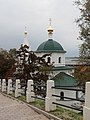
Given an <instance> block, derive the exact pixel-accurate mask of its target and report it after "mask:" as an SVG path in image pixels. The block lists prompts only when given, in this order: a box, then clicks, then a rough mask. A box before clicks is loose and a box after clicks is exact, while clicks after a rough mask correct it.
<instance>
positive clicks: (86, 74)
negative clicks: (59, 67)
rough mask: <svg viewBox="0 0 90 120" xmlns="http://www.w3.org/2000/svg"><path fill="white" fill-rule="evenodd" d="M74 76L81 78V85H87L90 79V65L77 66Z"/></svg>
mask: <svg viewBox="0 0 90 120" xmlns="http://www.w3.org/2000/svg"><path fill="white" fill-rule="evenodd" d="M74 76H75V77H76V78H78V79H79V82H78V85H79V86H85V83H86V82H87V81H90V66H85V65H80V66H76V67H75V72H74Z"/></svg>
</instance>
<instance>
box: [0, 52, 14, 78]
mask: <svg viewBox="0 0 90 120" xmlns="http://www.w3.org/2000/svg"><path fill="white" fill-rule="evenodd" d="M14 64H15V60H14V59H13V58H12V57H11V55H10V54H9V53H8V52H7V51H6V50H2V51H1V52H0V78H6V79H8V77H12V76H13V72H14V71H15V66H14Z"/></svg>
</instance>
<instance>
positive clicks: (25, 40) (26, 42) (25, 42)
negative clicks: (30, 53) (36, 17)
mask: <svg viewBox="0 0 90 120" xmlns="http://www.w3.org/2000/svg"><path fill="white" fill-rule="evenodd" d="M24 36H25V37H24V41H23V46H24V45H27V46H28V47H29V50H31V46H29V42H28V33H27V28H26V27H25V32H24Z"/></svg>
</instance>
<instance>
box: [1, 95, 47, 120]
mask: <svg viewBox="0 0 90 120" xmlns="http://www.w3.org/2000/svg"><path fill="white" fill-rule="evenodd" d="M0 120H49V119H48V118H46V117H45V116H44V115H42V114H38V113H37V112H35V111H34V110H32V109H31V108H30V107H28V106H27V105H26V104H25V103H22V102H20V101H17V100H13V99H10V98H9V97H6V96H4V95H2V94H1V93H0Z"/></svg>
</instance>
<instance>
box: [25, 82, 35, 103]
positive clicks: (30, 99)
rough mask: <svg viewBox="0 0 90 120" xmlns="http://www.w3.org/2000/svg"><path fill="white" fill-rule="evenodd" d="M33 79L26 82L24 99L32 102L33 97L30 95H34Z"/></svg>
mask: <svg viewBox="0 0 90 120" xmlns="http://www.w3.org/2000/svg"><path fill="white" fill-rule="evenodd" d="M32 85H33V80H28V82H27V92H26V101H27V102H28V103H29V102H33V101H34V98H33V97H32V96H34V92H32V91H33V90H34V89H33V86H32Z"/></svg>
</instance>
